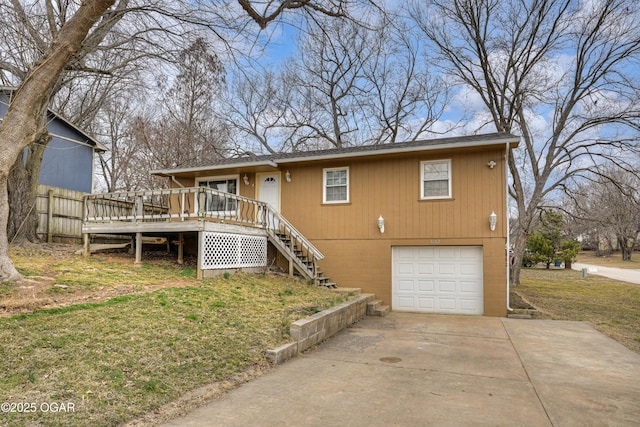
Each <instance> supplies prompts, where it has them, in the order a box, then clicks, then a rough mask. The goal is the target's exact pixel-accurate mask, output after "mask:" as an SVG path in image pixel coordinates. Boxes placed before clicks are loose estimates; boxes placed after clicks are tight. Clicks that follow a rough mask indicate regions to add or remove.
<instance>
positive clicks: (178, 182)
mask: <svg viewBox="0 0 640 427" xmlns="http://www.w3.org/2000/svg"><path fill="white" fill-rule="evenodd" d="M171 181H173V182H174V183H176V184H177V185H178V187H180V188H184V185H182V184H180V181H178V180H177V179H176V177H175V175H171Z"/></svg>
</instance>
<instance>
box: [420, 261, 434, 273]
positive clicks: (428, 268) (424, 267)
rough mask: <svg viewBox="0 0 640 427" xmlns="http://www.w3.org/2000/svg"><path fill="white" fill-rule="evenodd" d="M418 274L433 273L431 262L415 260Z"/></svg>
mask: <svg viewBox="0 0 640 427" xmlns="http://www.w3.org/2000/svg"><path fill="white" fill-rule="evenodd" d="M416 265H417V272H418V274H423V275H432V274H433V273H434V265H433V263H426V262H420V261H416Z"/></svg>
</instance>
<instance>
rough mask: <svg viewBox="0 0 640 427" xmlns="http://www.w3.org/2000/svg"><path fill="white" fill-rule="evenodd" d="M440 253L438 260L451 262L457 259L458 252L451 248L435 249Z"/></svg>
mask: <svg viewBox="0 0 640 427" xmlns="http://www.w3.org/2000/svg"><path fill="white" fill-rule="evenodd" d="M434 250H437V252H438V259H441V260H451V259H454V258H455V254H456V250H455V248H453V247H451V246H442V247H438V248H434Z"/></svg>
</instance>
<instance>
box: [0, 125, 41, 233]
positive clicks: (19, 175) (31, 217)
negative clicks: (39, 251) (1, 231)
mask: <svg viewBox="0 0 640 427" xmlns="http://www.w3.org/2000/svg"><path fill="white" fill-rule="evenodd" d="M50 139H51V137H50V136H49V135H48V134H47V135H42V137H41V138H39V140H38V142H37V143H36V144H31V145H30V146H29V148H28V150H27V160H26V162H25V161H24V157H23V156H24V152H21V153H20V154H19V155H18V160H16V162H15V163H14V164H13V166H12V167H11V172H10V173H9V181H8V184H7V185H8V190H9V206H10V209H9V223H8V227H7V237H8V239H9V242H13V241H21V240H28V241H30V242H37V241H38V240H39V238H38V222H39V215H38V212H37V209H36V198H37V195H38V180H39V177H40V169H41V166H42V156H43V155H44V150H45V148H46V144H47V143H48V142H49V140H50Z"/></svg>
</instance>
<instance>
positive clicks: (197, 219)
mask: <svg viewBox="0 0 640 427" xmlns="http://www.w3.org/2000/svg"><path fill="white" fill-rule="evenodd" d="M84 207H85V209H84V211H85V215H84V220H83V223H82V233H83V237H84V254H85V256H89V255H90V253H91V243H90V242H91V235H96V234H99V235H105V234H107V235H108V234H111V235H130V236H132V237H135V242H134V247H135V254H136V262H137V263H139V262H141V260H142V243H143V235H146V236H163V237H167V238H168V239H170V240H169V241H171V237H172V236H174V238H173V240H177V242H178V262H182V259H183V253H184V248H183V246H184V235H185V234H186V233H196V234H197V236H198V276H199V277H202V274H203V272H202V265H201V264H202V258H203V255H204V254H207V253H208V254H211V253H219V251H221V250H222V251H224V250H227V249H220V248H218V249H216V250H213V251H212V249H211V248H207V247H206V246H205V244H204V243H203V240H205V239H203V235H206V234H207V233H209V234H211V233H218V234H223V235H225V236H230V235H238V236H245V237H246V238H245V239H244V241H245V242H248V241H255V240H256V238H261V237H264V242H265V243H264V245H266V241H267V240H268V241H271V242H272V244H273V245H274V246H275V247H276V248H277V249H278V251H280V252H281V253H282V254H283V255H284V256H285V257H286V259H287V260H288V261H289V272H290V274H293V271H294V270H296V271H298V272H300V273H301V274H302V275H303V276H304V277H306V278H309V279H313V280H316V279H317V278H318V272H319V269H318V266H317V261H318V260H321V259H322V258H324V255H322V253H321V252H320V251H319V250H318V249H317V248H315V247H314V246H313V244H312V243H311V242H310V241H308V240H307V239H306V238H305V237H304V236H303V235H302V233H300V232H299V231H298V230H296V228H295V227H294V226H293V225H291V224H290V223H289V222H288V221H287V220H286V219H285V218H284V217H282V215H280V214H279V213H278V212H276V211H275V210H274V209H273V208H271V206H269V205H268V204H266V203H264V202H260V201H258V200H254V199H249V198H246V197H242V196H238V195H236V194H230V193H225V192H222V191H218V190H213V189H211V188H206V187H191V188H175V189H163V190H151V191H135V192H120V193H104V194H90V195H87V196H86V197H85V199H84ZM252 236H253V237H252ZM205 237H206V236H205ZM241 246H242V245H241V244H238V248H237V249H236V250H237V251H245V250H246V251H249V252H253V251H254V248H247V249H242V248H241ZM264 248H265V249H264V250H265V251H266V246H264ZM239 255H243V254H242V253H241V254H239ZM239 258H240V256H239ZM265 266H266V261H265Z"/></svg>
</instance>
